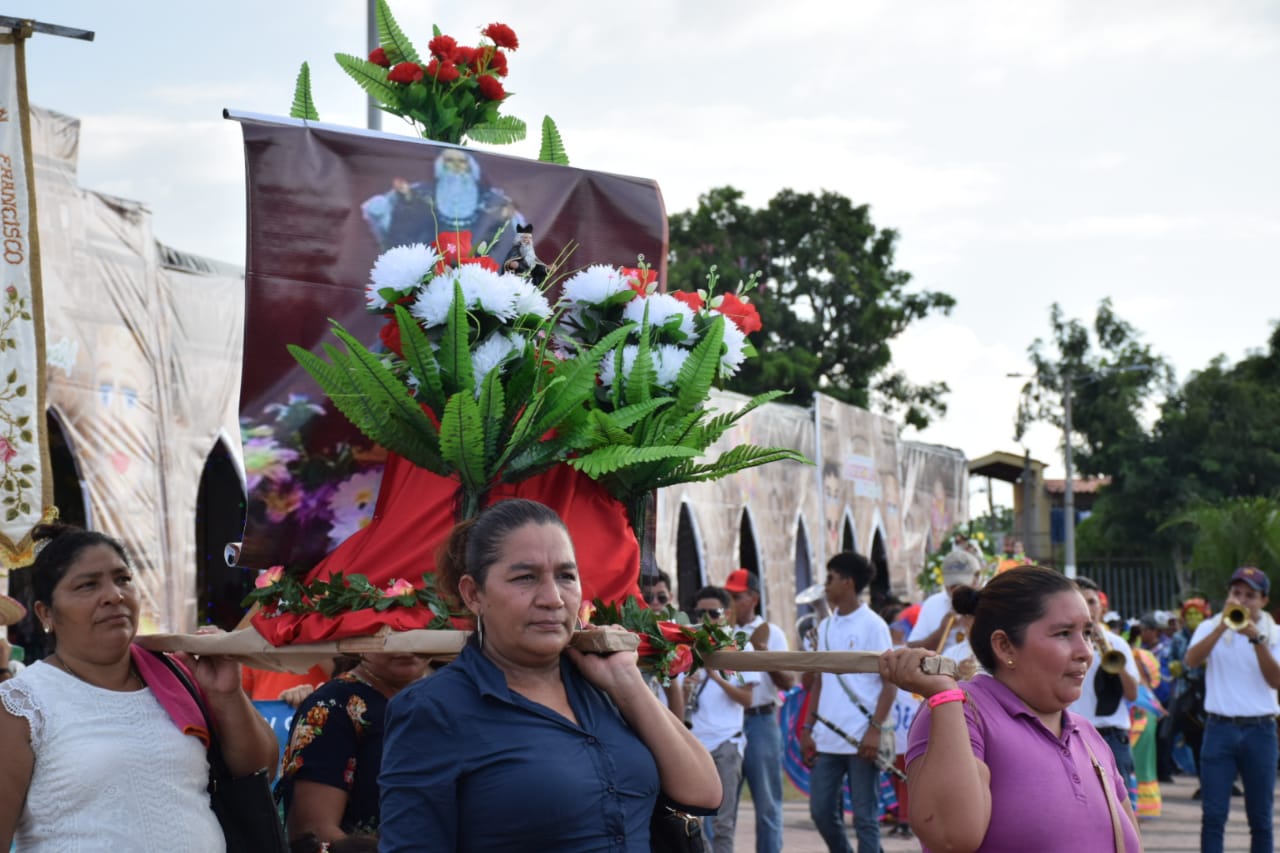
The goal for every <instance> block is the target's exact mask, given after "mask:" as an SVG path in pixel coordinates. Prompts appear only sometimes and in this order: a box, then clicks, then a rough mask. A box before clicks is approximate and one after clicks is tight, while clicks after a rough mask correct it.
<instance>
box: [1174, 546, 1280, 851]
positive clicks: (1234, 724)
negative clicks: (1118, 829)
mask: <svg viewBox="0 0 1280 853" xmlns="http://www.w3.org/2000/svg"><path fill="white" fill-rule="evenodd" d="M1270 592H1271V580H1270V579H1269V578H1268V577H1267V575H1266V573H1265V572H1263V571H1262V570H1261V569H1257V568H1254V567H1253V566H1246V567H1244V568H1240V569H1236V570H1235V572H1233V573H1232V575H1231V584H1230V586H1229V587H1228V589H1227V601H1226V604H1225V605H1224V606H1223V613H1220V614H1218V615H1217V616H1214V617H1213V618H1211V619H1206V620H1204V621H1203V622H1201V623H1200V627H1198V628H1196V632H1195V633H1194V634H1193V635H1192V636H1191V647H1190V648H1188V649H1187V655H1186V657H1185V658H1184V660H1183V663H1184V664H1185V666H1187V667H1188V668H1194V667H1197V666H1200V665H1201V664H1204V665H1205V696H1204V710H1205V725H1204V741H1203V742H1202V743H1201V746H1200V791H1201V799H1200V802H1201V808H1202V811H1201V814H1200V849H1201V851H1206V853H1220V851H1221V850H1222V844H1223V830H1224V828H1225V827H1226V823H1227V814H1228V812H1230V810H1231V783H1232V782H1233V781H1234V780H1235V777H1236V774H1237V773H1239V774H1240V780H1241V782H1243V783H1244V811H1245V816H1246V817H1247V818H1248V819H1249V837H1250V849H1251V850H1253V851H1255V853H1256V851H1258V850H1268V851H1270V850H1271V849H1273V848H1272V807H1273V806H1274V803H1275V787H1276V753H1277V743H1276V714H1278V713H1280V703H1278V702H1277V701H1276V690H1277V689H1280V631H1277V630H1276V624H1275V621H1274V620H1273V619H1272V618H1271V614H1269V613H1267V611H1266V607H1267V602H1268V601H1269V599H1268V595H1269V594H1270ZM1233 605H1236V606H1238V607H1240V608H1243V609H1244V618H1243V619H1242V620H1240V622H1242V623H1243V626H1242V627H1241V626H1240V622H1235V621H1234V620H1232V621H1231V622H1229V621H1228V620H1227V618H1226V615H1227V611H1228V609H1229V608H1232V606H1233Z"/></svg>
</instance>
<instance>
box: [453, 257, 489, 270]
mask: <svg viewBox="0 0 1280 853" xmlns="http://www.w3.org/2000/svg"><path fill="white" fill-rule="evenodd" d="M458 263H459V264H477V265H479V266H482V267H484V268H485V269H487V270H488V271H489V272H498V262H497V261H495V260H494V259H493V258H491V257H489V256H488V255H481V256H480V257H478V258H463V259H462V260H460V261H458Z"/></svg>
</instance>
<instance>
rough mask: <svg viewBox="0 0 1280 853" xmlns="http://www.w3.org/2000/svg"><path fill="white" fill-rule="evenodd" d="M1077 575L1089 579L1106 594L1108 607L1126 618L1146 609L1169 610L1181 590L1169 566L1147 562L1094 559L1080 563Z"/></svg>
mask: <svg viewBox="0 0 1280 853" xmlns="http://www.w3.org/2000/svg"><path fill="white" fill-rule="evenodd" d="M1076 571H1077V574H1079V575H1082V576H1084V577H1087V578H1092V579H1093V580H1094V581H1096V582H1097V584H1098V586H1100V587H1102V590H1103V591H1104V592H1106V594H1107V604H1108V606H1109V607H1110V608H1111V609H1112V610H1114V611H1116V612H1117V613H1119V614H1120V615H1121V616H1123V617H1125V618H1126V619H1128V618H1132V617H1138V616H1141V615H1142V614H1143V613H1146V612H1147V611H1148V610H1173V609H1175V608H1176V607H1177V606H1178V597H1179V593H1180V592H1181V590H1180V589H1179V586H1178V574H1177V572H1176V571H1175V570H1174V568H1173V566H1166V565H1156V564H1154V563H1152V562H1151V561H1150V560H1125V559H1110V560H1095V561H1090V562H1082V563H1080V564H1079V565H1078V566H1077V568H1076Z"/></svg>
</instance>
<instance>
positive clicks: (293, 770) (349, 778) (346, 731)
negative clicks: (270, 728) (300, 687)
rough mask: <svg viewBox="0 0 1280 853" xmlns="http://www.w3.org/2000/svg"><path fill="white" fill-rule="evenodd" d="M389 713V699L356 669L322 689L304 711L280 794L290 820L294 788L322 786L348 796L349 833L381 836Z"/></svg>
mask: <svg viewBox="0 0 1280 853" xmlns="http://www.w3.org/2000/svg"><path fill="white" fill-rule="evenodd" d="M386 713H387V700H386V697H384V696H383V695H382V693H381V692H380V691H379V690H378V689H377V688H375V687H373V686H372V685H370V684H369V683H367V682H365V681H363V680H362V679H361V678H360V676H359V675H358V673H357V672H356V671H354V670H353V671H351V672H347V673H343V674H342V675H339V676H338V677H337V678H334V679H333V680H332V681H329V682H327V683H326V684H324V685H322V686H321V687H320V688H319V689H317V690H316V691H315V692H314V693H312V694H311V695H310V696H308V697H307V698H306V700H305V701H304V702H303V703H302V704H301V705H299V706H298V710H297V712H296V713H295V714H294V716H293V723H292V725H291V726H290V728H289V745H288V747H287V748H286V749H285V753H284V766H283V770H282V772H281V774H280V783H279V785H278V787H277V791H276V793H277V796H278V798H279V799H280V800H281V801H282V802H283V804H284V810H285V814H286V815H288V813H289V808H290V806H291V805H292V801H293V786H294V783H295V782H296V781H297V780H299V779H301V780H305V781H308V782H318V783H320V784H322V785H330V786H332V787H334V788H339V789H341V790H343V791H346V792H347V807H346V810H345V811H344V812H343V815H342V821H341V824H340V825H341V827H342V830H343V831H344V832H346V833H348V834H349V835H376V834H377V832H378V772H379V770H381V768H382V733H383V720H384V719H385V717H386Z"/></svg>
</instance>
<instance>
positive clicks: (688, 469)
mask: <svg viewBox="0 0 1280 853" xmlns="http://www.w3.org/2000/svg"><path fill="white" fill-rule="evenodd" d="M783 461H788V462H799V463H801V464H804V465H812V464H813V463H812V462H811V461H809V459H808V458H807V457H805V455H804V454H802V453H797V452H796V451H794V450H790V449H788V448H784V447H756V446H755V445H750V444H748V445H741V446H739V447H735V448H734V449H733V450H731V451H729V452H728V453H726V454H724V455H722V456H721V457H720V458H718V459H716V460H715V461H714V462H708V463H704V464H693V465H682V466H679V467H677V468H675V469H673V470H672V471H670V472H669V473H667V474H666V475H664V476H661V477H658V478H657V479H655V480H654V482H653V483H652V487H653V488H655V489H661V488H665V487H666V486H674V485H678V484H680V483H703V482H710V481H712V480H719V479H720V478H721V477H727V476H729V475H730V474H736V473H738V472H739V471H745V470H747V469H748V468H757V467H759V466H761V465H768V464H769V463H771V462H783Z"/></svg>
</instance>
